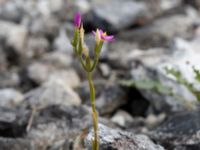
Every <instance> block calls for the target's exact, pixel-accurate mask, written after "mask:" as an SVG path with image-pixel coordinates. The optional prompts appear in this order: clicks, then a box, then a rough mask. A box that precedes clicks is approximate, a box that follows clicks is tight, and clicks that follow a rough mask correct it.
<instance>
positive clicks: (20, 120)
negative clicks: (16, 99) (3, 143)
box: [0, 107, 29, 138]
mask: <svg viewBox="0 0 200 150" xmlns="http://www.w3.org/2000/svg"><path fill="white" fill-rule="evenodd" d="M0 113H1V117H0V136H1V137H10V138H17V137H22V136H23V135H24V134H25V132H26V130H25V129H26V125H27V122H28V117H29V111H27V110H23V109H18V108H17V109H16V108H15V109H12V108H5V107H0Z"/></svg>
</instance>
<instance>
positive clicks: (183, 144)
mask: <svg viewBox="0 0 200 150" xmlns="http://www.w3.org/2000/svg"><path fill="white" fill-rule="evenodd" d="M151 137H152V138H153V139H154V140H156V141H157V142H159V143H161V144H162V145H163V146H165V147H166V148H167V149H175V150H181V149H183V150H189V149H199V148H200V111H199V110H197V111H188V112H180V113H178V114H176V115H174V116H173V117H170V119H169V120H168V121H166V122H165V123H164V124H163V125H161V126H159V127H158V128H157V129H156V130H154V131H152V133H151Z"/></svg>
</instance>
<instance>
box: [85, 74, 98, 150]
mask: <svg viewBox="0 0 200 150" xmlns="http://www.w3.org/2000/svg"><path fill="white" fill-rule="evenodd" d="M87 77H88V83H89V87H90V101H91V105H92V117H93V129H94V141H92V149H93V150H99V139H98V114H97V111H96V107H95V89H94V83H93V80H92V73H91V72H88V73H87Z"/></svg>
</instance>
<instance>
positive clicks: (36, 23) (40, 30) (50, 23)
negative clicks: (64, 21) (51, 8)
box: [29, 16, 60, 40]
mask: <svg viewBox="0 0 200 150" xmlns="http://www.w3.org/2000/svg"><path fill="white" fill-rule="evenodd" d="M29 24H30V25H29V26H30V32H31V33H32V34H33V35H36V36H37V35H40V36H47V37H48V38H49V39H50V40H52V39H53V38H54V37H56V36H57V35H58V33H59V27H60V24H59V21H58V19H57V18H55V17H52V16H46V17H40V18H38V17H35V18H33V19H31V21H30V23H29Z"/></svg>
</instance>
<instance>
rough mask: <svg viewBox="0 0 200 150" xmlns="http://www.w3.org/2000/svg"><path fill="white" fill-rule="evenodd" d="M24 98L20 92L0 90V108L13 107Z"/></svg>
mask: <svg viewBox="0 0 200 150" xmlns="http://www.w3.org/2000/svg"><path fill="white" fill-rule="evenodd" d="M23 98H24V96H23V94H22V93H21V92H19V91H17V90H14V89H9V88H8V89H1V90H0V99H1V100H0V106H1V107H9V108H12V107H15V106H17V105H18V104H19V103H20V102H22V100H23Z"/></svg>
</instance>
